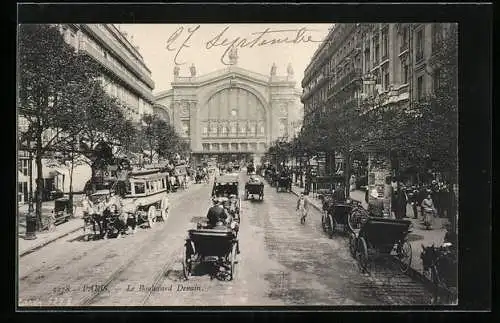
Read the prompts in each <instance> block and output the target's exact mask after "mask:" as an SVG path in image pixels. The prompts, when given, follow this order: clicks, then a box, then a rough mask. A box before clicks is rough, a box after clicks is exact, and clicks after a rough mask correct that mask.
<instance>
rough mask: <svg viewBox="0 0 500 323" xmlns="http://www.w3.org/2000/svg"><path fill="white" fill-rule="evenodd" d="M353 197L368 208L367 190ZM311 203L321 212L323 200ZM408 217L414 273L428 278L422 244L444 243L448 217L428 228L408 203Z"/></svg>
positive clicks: (300, 190)
mask: <svg viewBox="0 0 500 323" xmlns="http://www.w3.org/2000/svg"><path fill="white" fill-rule="evenodd" d="M302 191H303V189H300V188H299V187H297V186H292V192H293V194H295V195H298V194H299V192H302ZM350 197H351V199H353V200H357V201H360V202H361V203H362V205H363V207H364V208H365V209H367V208H368V205H367V203H366V202H365V192H363V191H360V190H356V191H353V192H351V194H350ZM310 200H311V204H312V205H313V207H314V208H316V209H317V210H318V211H319V212H322V205H321V201H320V200H319V199H318V198H316V197H313V198H311V199H310ZM406 214H407V216H408V217H407V218H405V219H406V220H410V221H412V223H413V230H412V232H411V233H410V234H408V241H409V242H410V244H411V249H412V260H411V269H412V270H413V272H412V274H416V275H417V276H418V278H420V279H425V280H428V278H427V277H426V275H424V273H423V268H422V260H421V259H420V253H421V252H422V245H424V246H426V247H427V246H430V245H432V244H434V245H436V246H438V245H441V244H442V243H443V239H444V235H445V233H446V229H445V228H444V225H445V224H446V223H447V222H448V220H447V219H442V218H435V219H434V225H433V227H432V230H426V229H425V228H424V225H423V223H422V220H421V217H420V215H419V219H414V218H413V210H412V209H411V206H410V205H407V210H406Z"/></svg>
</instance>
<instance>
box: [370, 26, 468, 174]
mask: <svg viewBox="0 0 500 323" xmlns="http://www.w3.org/2000/svg"><path fill="white" fill-rule="evenodd" d="M428 65H429V66H430V67H431V68H432V71H431V72H428V74H429V75H430V76H431V77H432V78H433V83H434V90H433V92H432V93H430V94H428V95H427V96H425V97H424V98H422V99H420V100H418V101H416V102H413V100H412V102H411V104H408V105H407V106H406V107H404V108H401V107H388V108H378V109H374V110H372V111H371V112H370V113H368V114H367V115H366V118H367V120H369V121H365V125H366V129H367V133H368V134H369V135H368V136H367V138H366V139H365V140H364V141H365V142H366V143H367V144H370V145H371V146H374V147H377V149H385V150H392V151H395V152H397V159H398V160H399V162H400V163H401V164H405V165H407V166H413V167H414V168H416V169H417V170H418V171H419V172H423V171H424V170H426V168H428V167H432V168H434V169H435V170H438V171H440V172H449V173H450V174H451V175H452V179H454V180H456V178H453V175H456V170H457V144H458V91H457V89H458V30H457V25H456V24H452V25H451V28H450V29H449V30H448V31H447V34H446V35H445V37H443V38H441V39H439V40H438V41H437V42H436V43H435V44H434V45H433V53H432V56H431V57H430V59H429V61H428ZM365 103H367V102H365ZM373 105H377V103H376V102H373V101H372V102H368V103H367V104H365V109H366V108H368V107H370V106H373Z"/></svg>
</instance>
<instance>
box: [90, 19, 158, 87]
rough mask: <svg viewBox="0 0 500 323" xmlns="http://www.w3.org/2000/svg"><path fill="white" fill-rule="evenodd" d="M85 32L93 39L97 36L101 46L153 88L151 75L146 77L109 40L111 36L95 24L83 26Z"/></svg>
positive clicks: (139, 68) (139, 67)
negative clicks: (104, 46) (91, 35)
mask: <svg viewBox="0 0 500 323" xmlns="http://www.w3.org/2000/svg"><path fill="white" fill-rule="evenodd" d="M83 26H84V28H85V29H86V31H89V32H91V33H92V34H93V35H94V37H95V36H97V38H99V39H100V40H101V41H102V43H103V44H105V45H106V46H107V47H109V49H110V50H111V51H112V52H113V53H114V54H115V55H116V56H118V57H120V59H121V60H123V61H124V62H125V63H126V64H127V66H128V67H130V69H131V70H133V71H134V73H135V74H137V75H139V78H140V79H141V80H142V81H143V82H144V83H146V84H147V85H148V86H150V87H152V88H153V87H154V82H153V80H152V78H151V75H148V74H147V73H146V72H145V71H144V70H143V69H142V68H141V66H139V65H138V63H136V62H134V61H133V60H132V59H131V58H130V57H129V56H128V55H127V54H126V53H125V52H124V51H123V50H122V49H120V48H119V46H117V45H116V44H115V43H116V41H113V39H111V36H108V35H107V33H106V32H105V31H104V30H102V29H101V28H100V27H99V26H98V25H95V24H90V25H89V24H85V25H83Z"/></svg>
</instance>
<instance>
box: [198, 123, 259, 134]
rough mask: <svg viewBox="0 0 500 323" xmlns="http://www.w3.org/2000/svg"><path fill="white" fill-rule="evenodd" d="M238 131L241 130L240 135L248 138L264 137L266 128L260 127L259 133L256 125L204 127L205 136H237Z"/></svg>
mask: <svg viewBox="0 0 500 323" xmlns="http://www.w3.org/2000/svg"><path fill="white" fill-rule="evenodd" d="M238 129H239V133H240V134H242V135H245V136H248V135H263V134H264V132H265V128H264V126H263V125H261V126H260V128H258V129H259V132H258V133H257V127H256V126H255V125H246V124H243V125H239V127H238V125H236V124H234V125H231V126H230V127H228V126H217V125H214V126H209V127H207V126H204V127H203V135H204V136H209V135H210V136H215V135H222V136H228V135H230V134H231V135H236V134H237V133H238Z"/></svg>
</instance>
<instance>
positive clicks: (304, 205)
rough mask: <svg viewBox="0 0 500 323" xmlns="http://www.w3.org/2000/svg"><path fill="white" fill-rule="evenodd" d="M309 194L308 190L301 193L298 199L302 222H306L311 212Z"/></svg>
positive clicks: (298, 212) (298, 209)
mask: <svg viewBox="0 0 500 323" xmlns="http://www.w3.org/2000/svg"><path fill="white" fill-rule="evenodd" d="M307 195H309V193H308V192H307V191H306V192H303V193H300V196H299V199H298V200H297V214H298V215H299V217H300V223H301V224H304V223H306V218H307V215H308V213H309V200H308V198H307Z"/></svg>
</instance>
